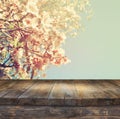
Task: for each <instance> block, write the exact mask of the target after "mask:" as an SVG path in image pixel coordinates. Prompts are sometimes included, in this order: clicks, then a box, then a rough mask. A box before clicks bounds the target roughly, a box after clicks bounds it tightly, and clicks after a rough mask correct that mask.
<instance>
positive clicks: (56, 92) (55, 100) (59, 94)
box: [49, 81, 77, 105]
mask: <svg viewBox="0 0 120 119" xmlns="http://www.w3.org/2000/svg"><path fill="white" fill-rule="evenodd" d="M76 98H77V93H76V90H75V87H74V81H67V82H64V81H59V82H56V83H55V85H54V87H53V89H52V90H51V93H50V95H49V102H50V103H49V104H50V105H74V103H75V102H74V99H76Z"/></svg>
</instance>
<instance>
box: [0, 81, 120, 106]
mask: <svg viewBox="0 0 120 119" xmlns="http://www.w3.org/2000/svg"><path fill="white" fill-rule="evenodd" d="M8 104H9V105H43V106H48V105H49V106H50V105H51V106H53V105H54V106H55V105H56V106H109V105H119V106H120V80H110V81H109V80H108V81H107V80H106V81H105V80H104V81H103V80H101V81H100V80H98V81H97V80H90V81H88V80H85V81H84V80H80V81H38V80H36V81H22V80H17V81H11V80H10V81H0V105H8Z"/></svg>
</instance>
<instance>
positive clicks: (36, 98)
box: [18, 81, 54, 105]
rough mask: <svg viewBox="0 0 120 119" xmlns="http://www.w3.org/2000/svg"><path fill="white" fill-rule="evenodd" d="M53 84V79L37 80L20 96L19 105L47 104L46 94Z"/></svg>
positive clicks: (47, 94)
mask: <svg viewBox="0 0 120 119" xmlns="http://www.w3.org/2000/svg"><path fill="white" fill-rule="evenodd" d="M53 85H54V81H38V82H37V83H36V84H35V85H33V86H32V87H31V88H29V89H28V90H27V91H26V92H24V93H23V94H22V95H21V96H19V98H18V99H19V102H18V103H19V104H20V105H48V96H49V93H50V91H51V89H52V86H53Z"/></svg>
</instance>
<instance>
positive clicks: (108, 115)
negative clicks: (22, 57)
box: [0, 106, 120, 119]
mask: <svg viewBox="0 0 120 119" xmlns="http://www.w3.org/2000/svg"><path fill="white" fill-rule="evenodd" d="M0 119H120V107H118V106H112V107H111V106H109V107H49V106H0Z"/></svg>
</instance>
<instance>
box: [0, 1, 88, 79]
mask: <svg viewBox="0 0 120 119" xmlns="http://www.w3.org/2000/svg"><path fill="white" fill-rule="evenodd" d="M89 6H90V4H89V0H1V1H0V67H2V68H3V69H4V72H5V73H6V74H7V76H8V77H9V78H11V79H12V78H25V79H33V78H35V77H36V78H39V74H40V73H39V72H40V71H41V72H42V71H44V70H45V69H46V68H47V67H48V66H50V65H62V64H66V63H68V62H69V59H68V58H67V57H66V55H65V53H64V50H63V49H62V44H63V43H64V42H65V40H66V36H67V35H68V34H72V35H75V34H76V33H77V30H79V29H80V28H81V15H80V14H81V13H82V12H85V13H87V14H89V12H90V10H89ZM44 76H45V74H44Z"/></svg>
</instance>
